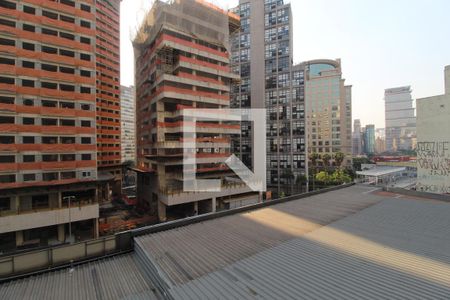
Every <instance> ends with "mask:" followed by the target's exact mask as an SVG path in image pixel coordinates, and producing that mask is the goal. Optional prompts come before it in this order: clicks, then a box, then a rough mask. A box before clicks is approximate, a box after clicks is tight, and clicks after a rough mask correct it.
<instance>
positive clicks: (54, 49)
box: [42, 46, 58, 54]
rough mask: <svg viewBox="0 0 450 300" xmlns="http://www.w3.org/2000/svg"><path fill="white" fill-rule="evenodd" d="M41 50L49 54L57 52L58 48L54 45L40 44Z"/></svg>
mask: <svg viewBox="0 0 450 300" xmlns="http://www.w3.org/2000/svg"><path fill="white" fill-rule="evenodd" d="M42 52H45V53H49V54H58V49H57V48H54V47H48V46H42Z"/></svg>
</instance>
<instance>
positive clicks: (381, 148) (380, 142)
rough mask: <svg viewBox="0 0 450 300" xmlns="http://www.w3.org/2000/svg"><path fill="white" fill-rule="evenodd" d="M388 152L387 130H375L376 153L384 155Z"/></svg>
mask: <svg viewBox="0 0 450 300" xmlns="http://www.w3.org/2000/svg"><path fill="white" fill-rule="evenodd" d="M384 152H386V130H385V129H384V128H378V129H376V130H375V153H376V154H382V153H384Z"/></svg>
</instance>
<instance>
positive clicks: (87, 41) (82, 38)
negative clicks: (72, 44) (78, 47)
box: [80, 36, 91, 45]
mask: <svg viewBox="0 0 450 300" xmlns="http://www.w3.org/2000/svg"><path fill="white" fill-rule="evenodd" d="M80 42H82V43H83V44H88V45H90V44H91V39H89V38H86V37H83V36H80Z"/></svg>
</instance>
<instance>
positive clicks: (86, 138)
mask: <svg viewBox="0 0 450 300" xmlns="http://www.w3.org/2000/svg"><path fill="white" fill-rule="evenodd" d="M81 143H82V144H90V143H91V138H90V137H82V138H81Z"/></svg>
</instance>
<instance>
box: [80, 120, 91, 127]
mask: <svg viewBox="0 0 450 300" xmlns="http://www.w3.org/2000/svg"><path fill="white" fill-rule="evenodd" d="M81 127H91V121H86V120H81Z"/></svg>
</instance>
